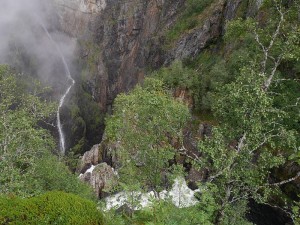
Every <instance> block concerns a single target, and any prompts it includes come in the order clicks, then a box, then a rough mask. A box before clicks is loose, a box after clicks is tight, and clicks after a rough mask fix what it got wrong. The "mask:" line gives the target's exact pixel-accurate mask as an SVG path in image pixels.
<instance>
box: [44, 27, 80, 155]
mask: <svg viewBox="0 0 300 225" xmlns="http://www.w3.org/2000/svg"><path fill="white" fill-rule="evenodd" d="M39 23H40V26H41V27H42V28H43V30H44V31H45V33H46V34H47V36H48V38H49V40H50V41H51V42H52V44H53V46H54V47H55V48H56V50H57V52H58V54H59V56H60V58H61V61H62V63H63V65H64V69H65V73H66V77H67V78H68V80H69V81H71V84H70V85H69V86H68V88H67V89H66V91H65V92H64V94H63V95H62V96H61V98H60V100H59V105H58V108H57V112H56V115H57V121H56V123H57V129H58V134H59V145H60V153H61V154H62V155H64V154H65V152H66V144H65V142H66V141H65V134H64V131H63V127H62V123H61V117H60V110H61V108H62V106H63V105H64V103H65V99H66V97H67V95H68V94H69V92H70V90H71V88H72V87H73V86H74V84H75V80H74V79H73V78H72V76H71V73H70V69H69V67H68V64H67V62H66V60H65V57H64V55H63V54H62V52H61V50H60V48H59V47H58V45H57V43H56V42H55V41H54V39H53V38H52V36H51V34H50V33H49V31H48V30H47V28H46V26H45V25H44V24H43V23H42V22H39Z"/></svg>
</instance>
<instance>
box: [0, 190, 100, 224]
mask: <svg viewBox="0 0 300 225" xmlns="http://www.w3.org/2000/svg"><path fill="white" fill-rule="evenodd" d="M0 208H1V210H0V223H1V224H7V223H9V224H82V225H84V224H86V225H87V224H95V225H96V224H98V225H101V224H104V223H103V216H102V213H101V212H100V211H98V210H97V205H96V204H95V203H94V202H92V201H89V200H86V199H83V198H80V197H78V196H76V195H74V194H66V193H63V192H57V191H55V192H48V193H45V194H43V195H40V196H36V197H33V198H28V199H21V198H16V197H3V196H0Z"/></svg>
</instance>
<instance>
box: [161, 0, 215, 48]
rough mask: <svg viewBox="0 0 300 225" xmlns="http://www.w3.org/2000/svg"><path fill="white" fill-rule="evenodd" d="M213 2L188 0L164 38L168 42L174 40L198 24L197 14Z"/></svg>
mask: <svg viewBox="0 0 300 225" xmlns="http://www.w3.org/2000/svg"><path fill="white" fill-rule="evenodd" d="M213 2H215V1H213V0H188V1H186V8H185V11H184V12H183V13H182V15H181V16H180V18H179V20H178V21H177V22H176V24H175V25H174V26H173V27H172V28H171V29H170V30H169V31H168V33H167V34H166V38H167V41H168V43H172V42H173V41H176V40H177V39H178V38H179V37H180V36H181V35H182V34H183V33H185V32H187V31H189V30H191V29H193V28H195V27H196V26H198V25H199V23H200V22H201V20H199V18H198V17H199V15H200V14H201V13H202V12H203V11H204V10H205V9H206V8H207V7H208V6H210V5H211V4H212V3H213Z"/></svg>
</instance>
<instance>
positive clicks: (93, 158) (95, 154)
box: [77, 145, 102, 173]
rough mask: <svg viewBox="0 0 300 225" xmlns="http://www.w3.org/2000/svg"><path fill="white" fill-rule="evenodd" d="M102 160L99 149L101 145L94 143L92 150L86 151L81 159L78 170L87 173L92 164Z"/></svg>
mask: <svg viewBox="0 0 300 225" xmlns="http://www.w3.org/2000/svg"><path fill="white" fill-rule="evenodd" d="M101 161H102V153H101V151H100V150H99V145H94V146H93V147H92V149H91V150H90V151H87V152H85V153H84V155H83V156H82V158H81V159H80V161H79V164H78V167H77V172H78V173H85V172H86V171H87V169H88V168H90V167H91V166H92V165H97V164H98V163H99V162H101Z"/></svg>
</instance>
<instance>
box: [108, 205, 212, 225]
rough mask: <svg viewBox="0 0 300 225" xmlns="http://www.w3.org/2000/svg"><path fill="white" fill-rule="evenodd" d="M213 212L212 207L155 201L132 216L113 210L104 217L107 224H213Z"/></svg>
mask: <svg viewBox="0 0 300 225" xmlns="http://www.w3.org/2000/svg"><path fill="white" fill-rule="evenodd" d="M213 212H214V211H213V210H212V208H211V207H204V208H200V207H199V206H193V207H188V208H177V207H176V206H174V205H173V204H172V203H170V202H167V201H154V202H153V205H152V207H149V208H145V209H143V210H140V211H137V212H135V214H134V215H133V216H132V217H129V216H126V215H125V214H123V215H122V214H119V215H118V214H115V213H114V212H113V211H111V212H107V213H105V214H104V217H105V224H107V225H121V224H122V225H138V224H149V225H198V224H201V225H202V224H203V225H212V224H213V223H212V222H211V221H210V218H211V217H212V214H213Z"/></svg>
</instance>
